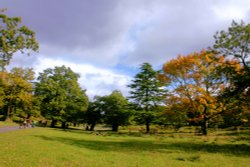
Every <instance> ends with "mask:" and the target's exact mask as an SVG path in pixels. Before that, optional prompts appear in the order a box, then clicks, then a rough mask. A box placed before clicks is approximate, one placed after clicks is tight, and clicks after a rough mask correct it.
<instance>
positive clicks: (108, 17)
mask: <svg viewBox="0 0 250 167" xmlns="http://www.w3.org/2000/svg"><path fill="white" fill-rule="evenodd" d="M248 4H249V3H248V2H247V0H245V1H239V2H238V1H237V2H236V1H233V0H221V1H216V0H211V1H207V0H200V1H197V0H189V1H187V0H178V1H173V0H155V1H152V0H137V1H134V0H117V1H113V0H105V1H100V0H91V1H89V0H74V1H68V0H60V1H59V0H58V1H55V0H54V1H51V0H36V1H34V0H22V1H15V0H8V1H3V2H2V4H1V5H2V6H3V7H7V8H8V11H7V12H8V13H9V14H10V15H14V16H22V18H23V22H24V24H25V25H27V26H29V27H30V28H32V29H33V30H34V31H35V32H36V33H37V38H38V40H39V42H40V44H41V51H40V54H42V55H43V56H47V57H50V58H55V57H57V58H58V57H59V58H61V59H66V60H68V61H73V62H77V63H84V62H87V63H92V64H97V65H102V66H106V67H110V66H115V65H116V64H123V65H124V64H125V65H127V66H131V65H138V64H141V63H142V62H144V61H148V62H151V63H153V64H155V65H159V64H161V63H164V62H165V61H166V60H168V59H170V58H173V57H175V56H176V55H177V54H188V53H190V52H193V51H199V50H200V49H202V48H204V47H207V46H208V45H210V44H211V43H212V41H213V39H212V36H213V34H214V32H215V31H216V30H220V29H221V28H225V27H226V26H228V25H230V22H231V20H232V19H234V18H230V19H229V20H228V19H223V18H219V17H218V16H217V15H216V13H215V12H214V8H218V11H219V12H220V11H223V9H224V7H226V6H236V7H237V6H238V7H244V6H247V5H248ZM223 12H226V11H223ZM247 14H248V16H246V17H244V18H245V19H247V20H248V21H249V10H248V13H246V15H247ZM133 35H134V36H133ZM131 48H132V49H131ZM28 61H35V60H33V59H32V60H28Z"/></svg>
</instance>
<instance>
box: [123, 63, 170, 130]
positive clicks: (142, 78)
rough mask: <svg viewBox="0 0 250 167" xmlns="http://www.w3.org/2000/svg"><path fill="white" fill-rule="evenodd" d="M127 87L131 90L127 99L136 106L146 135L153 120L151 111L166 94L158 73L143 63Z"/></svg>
mask: <svg viewBox="0 0 250 167" xmlns="http://www.w3.org/2000/svg"><path fill="white" fill-rule="evenodd" d="M128 87H130V89H131V91H130V94H131V96H130V97H129V98H130V99H131V100H132V101H133V103H134V104H135V105H136V110H139V112H138V113H140V114H139V115H140V116H139V117H140V118H141V119H140V122H144V123H145V125H146V132H147V133H148V132H149V131H150V123H151V122H152V120H153V115H154V113H153V109H154V108H155V107H156V106H157V105H159V104H160V103H161V102H162V100H163V97H164V96H163V94H164V93H166V91H165V90H164V89H162V84H161V82H160V81H159V79H158V72H157V71H155V70H154V69H153V68H152V66H151V65H150V64H149V63H143V64H142V65H141V67H140V72H139V73H138V74H136V75H135V77H134V80H132V83H131V84H130V85H128Z"/></svg>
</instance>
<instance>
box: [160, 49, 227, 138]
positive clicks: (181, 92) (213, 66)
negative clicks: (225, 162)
mask: <svg viewBox="0 0 250 167" xmlns="http://www.w3.org/2000/svg"><path fill="white" fill-rule="evenodd" d="M223 62H224V58H223V57H222V56H221V57H219V58H216V57H215V56H214V55H213V54H211V53H208V52H206V51H205V50H203V51H201V52H200V53H193V54H190V55H187V56H178V57H177V58H176V59H172V60H171V61H169V62H167V63H165V64H164V66H163V73H164V76H165V78H164V79H165V80H166V81H167V83H168V84H169V87H170V88H169V89H170V90H171V92H169V95H168V96H167V101H175V103H174V105H175V106H177V107H174V108H175V109H178V110H180V111H179V112H183V111H185V112H186V114H187V116H188V117H189V120H188V121H189V122H190V124H198V125H200V126H201V128H202V133H203V134H204V135H206V134H207V126H208V122H209V120H211V119H212V118H214V117H215V116H216V115H218V114H220V113H222V112H224V111H225V109H226V105H225V103H224V102H223V101H222V99H218V98H217V97H218V94H219V92H220V91H222V90H223V89H224V86H225V78H224V77H223V76H220V75H218V74H217V66H219V65H220V64H221V63H223ZM227 107H228V108H229V106H227Z"/></svg>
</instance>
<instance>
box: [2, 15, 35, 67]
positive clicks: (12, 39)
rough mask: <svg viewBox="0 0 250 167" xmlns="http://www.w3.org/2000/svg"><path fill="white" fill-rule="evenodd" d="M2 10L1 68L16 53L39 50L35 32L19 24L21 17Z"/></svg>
mask: <svg viewBox="0 0 250 167" xmlns="http://www.w3.org/2000/svg"><path fill="white" fill-rule="evenodd" d="M3 11H4V10H1V11H0V21H1V25H0V69H1V71H4V70H5V66H6V65H8V64H9V63H10V60H11V58H12V56H13V54H14V53H16V52H18V51H19V52H21V53H24V52H26V51H28V50H33V51H37V50H38V48H39V46H38V43H37V41H36V39H35V33H34V32H33V31H32V30H30V29H29V28H27V27H26V26H19V24H20V23H21V21H22V20H21V18H20V17H8V16H6V15H5V14H1V13H2V12H3Z"/></svg>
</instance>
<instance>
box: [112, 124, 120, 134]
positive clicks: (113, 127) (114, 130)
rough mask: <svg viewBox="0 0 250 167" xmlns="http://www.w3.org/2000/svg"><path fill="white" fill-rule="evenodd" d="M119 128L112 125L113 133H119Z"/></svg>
mask: <svg viewBox="0 0 250 167" xmlns="http://www.w3.org/2000/svg"><path fill="white" fill-rule="evenodd" d="M118 127H119V125H117V124H113V125H112V131H113V132H117V131H118Z"/></svg>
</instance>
